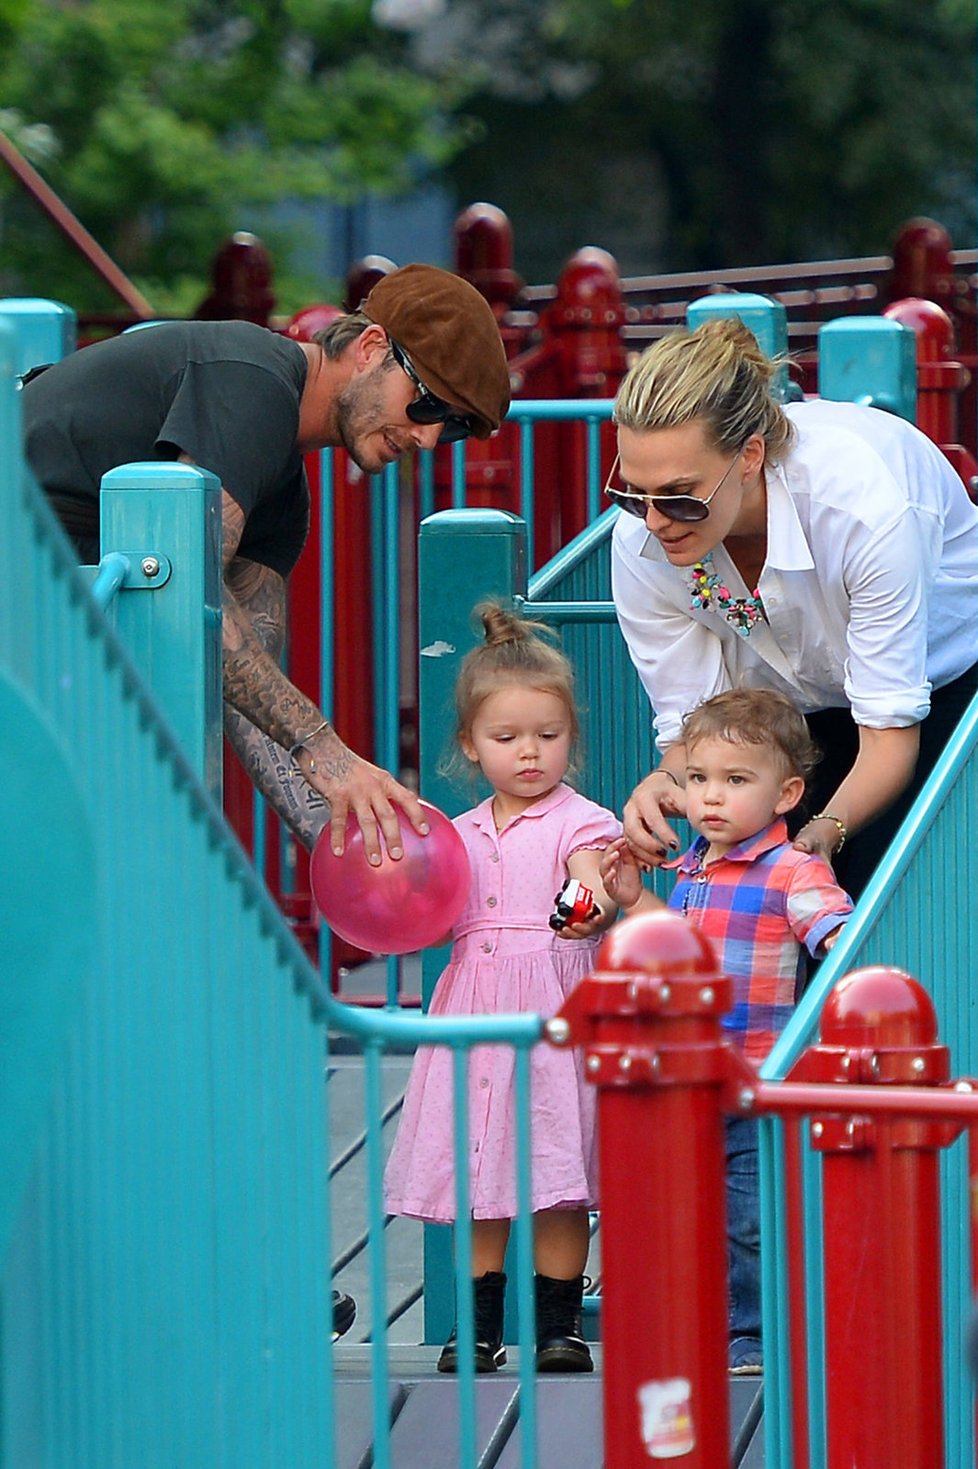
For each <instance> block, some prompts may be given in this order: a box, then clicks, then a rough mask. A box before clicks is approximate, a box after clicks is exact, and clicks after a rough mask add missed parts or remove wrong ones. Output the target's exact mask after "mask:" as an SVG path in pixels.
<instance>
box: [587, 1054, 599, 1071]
mask: <svg viewBox="0 0 978 1469" xmlns="http://www.w3.org/2000/svg"><path fill="white" fill-rule="evenodd" d="M587 1069H588V1071H600V1070H601V1057H600V1056H588V1058H587Z"/></svg>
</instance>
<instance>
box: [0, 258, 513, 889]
mask: <svg viewBox="0 0 978 1469" xmlns="http://www.w3.org/2000/svg"><path fill="white" fill-rule="evenodd" d="M28 379H29V380H28V381H26V382H25V387H24V391H23V395H22V397H23V417H24V437H25V452H26V455H27V459H28V462H29V464H30V466H31V468H32V470H33V472H34V474H35V476H36V478H37V480H38V482H39V484H40V485H41V487H42V488H43V489H44V490H45V492H46V493H47V495H48V496H49V498H50V501H51V503H52V505H53V507H54V509H55V511H56V513H57V514H58V516H59V517H60V519H61V521H62V524H63V525H64V527H65V529H66V531H67V532H68V534H69V535H70V536H71V538H72V539H73V541H74V543H75V546H76V548H77V550H78V553H79V556H80V558H81V559H82V561H84V562H88V563H92V562H96V561H97V560H98V555H99V545H98V534H99V532H98V495H99V486H100V483H101V479H102V476H103V475H104V474H105V473H107V472H108V470H110V469H113V468H116V467H117V466H118V465H121V464H128V463H134V462H142V461H147V460H153V459H168V460H180V461H182V462H184V463H191V464H197V465H200V466H201V468H203V469H209V470H211V471H212V472H213V473H214V474H216V475H217V477H218V479H219V480H220V482H221V516H222V532H223V564H224V615H223V643H224V699H225V714H226V719H225V726H226V729H227V733H228V737H229V739H230V740H231V742H232V744H233V746H234V747H235V749H236V750H237V753H238V754H239V756H240V757H241V759H242V762H243V763H244V765H245V768H246V769H247V770H248V772H249V774H250V775H251V777H252V779H253V780H254V781H255V783H256V785H258V787H259V789H261V790H262V791H263V793H264V794H265V795H266V796H267V797H268V798H269V800H270V801H271V802H272V804H273V806H274V807H275V809H276V810H277V811H278V812H279V814H280V815H281V816H282V817H283V818H284V819H285V820H286V821H287V822H288V824H289V826H290V827H291V829H292V830H293V831H294V832H295V833H296V834H297V835H298V837H299V838H300V839H301V840H302V841H303V842H304V843H305V845H306V846H307V847H310V848H311V847H312V845H313V843H314V842H315V840H316V837H317V836H318V834H319V831H320V830H321V828H322V826H323V825H324V822H325V814H324V812H325V807H328V811H329V821H330V826H331V842H332V845H333V848H334V850H336V851H342V848H343V838H344V832H345V828H346V819H347V815H348V813H349V812H350V811H352V812H353V813H354V814H355V815H356V818H357V820H358V821H359V823H360V826H361V828H362V829H363V835H364V847H365V850H366V852H367V854H368V856H369V857H370V860H371V861H373V862H379V861H380V852H381V838H382V839H383V843H384V844H385V845H386V847H387V849H388V851H389V852H390V855H391V856H392V857H399V856H401V854H402V847H401V840H400V831H399V826H398V816H397V812H396V810H395V809H394V806H395V803H396V805H397V806H400V807H402V808H403V810H404V812H405V814H406V815H407V817H408V819H409V820H410V822H411V824H412V825H413V826H414V827H416V828H417V829H418V830H419V831H425V830H426V829H427V828H426V824H425V821H424V816H423V811H422V808H421V806H420V805H419V803H418V800H417V798H416V796H415V795H414V794H413V792H411V791H410V790H408V789H407V787H405V786H403V785H401V784H400V783H399V782H398V781H396V780H395V779H394V777H393V776H392V775H391V774H389V773H388V772H387V771H384V770H381V769H379V768H378V767H377V766H375V765H372V764H370V763H369V762H368V761H366V760H364V759H362V758H361V757H360V756H358V755H356V754H355V753H354V752H353V751H352V750H350V749H349V748H348V747H347V746H346V745H345V744H344V743H343V742H342V740H340V738H339V736H338V735H337V734H336V731H335V730H334V729H333V728H332V726H331V725H330V724H329V722H328V721H327V720H326V719H324V718H323V715H322V713H321V711H320V710H319V709H317V708H316V706H315V704H313V702H312V700H311V699H308V698H307V697H306V696H305V695H304V694H303V693H302V692H301V691H300V690H299V689H297V688H295V686H294V685H293V684H291V683H290V682H289V680H288V679H287V678H286V676H285V675H284V674H283V673H282V671H281V669H280V668H279V664H278V658H279V655H280V653H281V650H282V646H283V643H284V638H285V606H286V596H285V580H286V578H287V577H288V575H289V573H290V571H291V570H292V568H293V566H294V565H295V562H296V560H297V559H298V556H299V553H300V551H301V550H302V547H303V544H304V542H305V539H306V534H307V532H308V525H309V488H308V485H307V483H306V475H305V469H304V467H303V458H302V456H303V455H304V454H305V453H307V452H309V451H311V450H315V449H320V448H324V447H326V446H328V445H335V446H342V447H343V448H344V449H345V450H346V451H347V453H348V454H349V455H350V457H351V458H352V459H353V460H354V462H355V463H356V464H357V465H359V467H360V468H361V469H362V470H363V471H364V472H365V473H367V474H373V473H377V472H378V471H380V470H382V469H383V468H384V467H385V466H386V465H387V464H390V463H393V462H394V460H396V459H398V458H399V457H400V456H401V455H402V454H405V453H407V452H409V451H412V450H415V449H418V448H425V449H430V448H433V447H434V445H435V444H436V443H438V442H439V441H442V442H445V441H451V440H458V439H461V438H465V437H467V436H469V435H475V436H476V437H478V438H488V437H489V435H490V433H492V431H493V430H494V429H496V428H498V427H499V424H500V422H501V420H502V418H503V416H504V415H505V413H506V410H507V408H508V406H509V372H508V369H507V366H506V359H505V354H504V351H503V346H502V342H501V339H500V336H499V330H498V327H497V325H496V321H495V318H494V316H493V314H492V311H491V309H490V308H489V306H488V304H487V303H486V301H485V300H484V299H483V297H482V296H481V295H480V294H479V293H478V292H477V291H476V290H475V289H474V287H472V286H470V285H469V284H468V283H467V282H465V281H463V280H461V279H460V277H458V276H455V275H452V274H450V273H449V272H448V271H443V270H438V269H436V268H435V267H433V266H427V265H408V266H405V267H404V268H403V269H401V270H396V271H393V272H392V273H391V274H390V275H388V276H385V277H384V278H383V279H382V280H381V281H379V282H378V283H377V285H376V286H375V287H374V288H373V290H372V291H371V292H370V294H369V296H368V297H367V298H366V300H365V301H364V302H363V305H362V307H361V310H360V311H358V312H355V313H353V314H351V315H347V316H341V317H339V318H338V319H337V320H336V321H335V322H333V323H332V324H331V325H330V326H328V327H326V328H325V329H324V330H323V331H321V332H318V333H316V335H315V337H314V338H313V341H312V342H308V343H306V342H295V341H293V340H291V339H290V338H286V337H281V336H277V335H276V334H275V333H273V332H271V331H268V330H267V329H266V328H264V327H260V326H255V325H253V324H251V323H249V322H170V323H160V324H156V325H152V326H149V327H146V328H144V329H141V330H139V331H134V332H128V333H125V334H124V335H123V336H120V337H115V338H112V339H111V340H109V341H105V342H100V343H97V344H96V345H94V346H91V347H86V348H84V349H83V350H82V351H80V352H77V353H75V354H73V355H72V356H70V357H67V358H66V359H65V360H64V361H63V362H60V363H57V364H55V365H54V366H52V367H50V368H47V369H46V370H45V371H43V372H41V373H39V374H38V375H36V376H32V375H31V374H28ZM295 767H297V768H298V770H299V771H300V772H301V774H302V776H303V777H304V780H293V779H291V778H290V776H289V772H290V769H292V768H295ZM324 803H325V807H324Z"/></svg>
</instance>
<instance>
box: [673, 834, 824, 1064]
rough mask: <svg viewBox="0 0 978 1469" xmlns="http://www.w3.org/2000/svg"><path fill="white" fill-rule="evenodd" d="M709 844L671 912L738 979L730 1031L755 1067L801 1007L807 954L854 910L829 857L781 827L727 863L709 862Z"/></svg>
mask: <svg viewBox="0 0 978 1469" xmlns="http://www.w3.org/2000/svg"><path fill="white" fill-rule="evenodd" d="M708 846H709V841H708V840H707V838H706V837H697V839H696V841H695V842H694V843H693V845H692V846H691V847H690V849H689V851H688V852H687V853H686V854H685V856H683V857H680V858H678V860H677V861H675V862H672V863H669V864H668V865H669V866H671V867H674V868H678V871H679V876H678V879H677V881H676V886H675V888H674V889H673V891H672V893H671V895H670V897H669V907H670V908H675V909H678V910H679V912H681V913H683V914H684V915H685V916H686V917H687V918H688V919H689V921H690V922H691V923H695V924H696V925H697V927H698V928H701V929H702V931H703V932H704V933H705V934H706V935H707V937H708V938H709V939H710V940H711V941H712V943H713V945H714V947H715V949H716V951H717V958H718V959H719V963H720V971H721V973H723V974H726V975H729V976H730V977H731V978H732V980H733V982H734V1008H733V1010H732V1011H731V1012H730V1014H729V1015H726V1016H724V1019H723V1025H724V1027H725V1028H726V1029H728V1030H731V1031H733V1033H734V1034H733V1036H732V1039H733V1040H734V1041H735V1042H736V1044H738V1045H740V1046H742V1047H743V1050H744V1054H745V1055H746V1056H747V1057H748V1058H749V1059H750V1060H753V1061H763V1060H764V1058H765V1057H766V1056H767V1054H768V1052H769V1051H770V1049H771V1047H772V1046H773V1044H774V1042H775V1040H776V1038H777V1036H778V1035H779V1034H780V1033H781V1031H782V1030H783V1029H784V1027H785V1025H786V1024H787V1022H788V1017H789V1016H790V1014H791V1012H792V1010H793V1009H794V1005H795V994H796V991H797V985H798V981H799V979H800V977H801V974H802V970H803V965H804V954H803V952H802V945H804V946H805V948H807V950H808V952H809V953H810V954H812V955H813V956H814V955H815V954H816V952H817V950H818V947H819V945H820V944H821V943H822V941H823V939H825V938H826V937H827V936H828V935H829V934H830V933H832V932H833V930H834V929H836V928H838V927H839V925H840V924H841V923H844V922H845V921H846V919H847V918H848V917H849V914H850V913H851V912H852V899H851V898H850V897H849V896H848V894H847V893H844V892H843V890H842V889H841V888H840V887H839V885H838V883H837V882H836V881H835V877H834V875H833V872H832V869H831V868H830V867H829V865H828V863H827V862H825V861H823V859H822V858H821V857H815V856H812V855H811V854H810V853H808V852H796V851H795V849H794V848H793V847H792V846H791V844H790V842H789V841H788V829H787V827H786V825H785V823H784V821H783V820H781V819H780V818H779V819H778V820H777V821H774V822H772V824H771V825H770V826H768V827H766V828H765V830H764V831H762V832H759V833H758V835H757V836H754V837H751V838H750V839H749V840H748V841H745V842H741V843H740V844H739V846H736V847H731V849H730V851H729V852H727V854H726V855H725V856H723V857H720V858H718V859H717V860H715V861H713V862H710V863H709V864H708V865H707V866H704V865H703V856H704V853H705V852H706V849H707V847H708Z"/></svg>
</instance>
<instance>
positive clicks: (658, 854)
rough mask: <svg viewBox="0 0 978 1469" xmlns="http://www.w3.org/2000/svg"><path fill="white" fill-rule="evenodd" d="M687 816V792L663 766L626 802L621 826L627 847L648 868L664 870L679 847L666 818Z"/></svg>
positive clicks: (646, 778)
mask: <svg viewBox="0 0 978 1469" xmlns="http://www.w3.org/2000/svg"><path fill="white" fill-rule="evenodd" d="M685 815H686V792H685V790H684V789H683V787H682V786H681V785H680V784H679V781H678V780H677V778H676V777H675V776H674V775H673V774H671V773H670V772H669V771H667V770H666V769H665V768H664V767H663V766H660V767H659V768H658V770H653V772H652V774H651V775H647V776H646V777H645V779H644V780H643V781H642V782H641V783H640V784H639V785H637V786H636V787H635V789H634V791H632V794H631V795H630V796H629V798H628V800H627V802H626V803H625V810H624V814H623V821H622V825H623V826H624V829H625V836H626V838H627V840H628V845H629V847H630V848H631V850H632V852H633V853H634V855H635V857H636V858H637V859H638V861H639V862H641V863H644V865H645V866H646V867H661V866H662V864H663V862H664V861H665V860H666V858H667V857H668V855H669V853H670V852H675V851H676V850H677V848H678V847H679V841H678V838H677V837H676V833H675V832H674V831H673V829H672V827H671V826H670V825H669V822H668V820H667V819H666V818H667V817H669V816H685Z"/></svg>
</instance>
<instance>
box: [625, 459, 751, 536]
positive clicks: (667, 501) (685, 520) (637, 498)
mask: <svg viewBox="0 0 978 1469" xmlns="http://www.w3.org/2000/svg"><path fill="white" fill-rule="evenodd" d="M743 452H744V451H743V449H738V450H737V453H736V454H735V455H734V457H733V459H731V461H730V463H729V464H728V465H727V467H726V469H725V470H724V471H723V474H722V476H721V477H720V479H719V480H718V481H717V484H716V485H715V486H714V488H713V489H712V490H711V491H710V493H709V494H708V495H707V497H706V499H705V500H701V499H699V497H698V496H696V495H638V494H636V493H635V492H634V491H632V490H616V489H615V488H614V487H613V485H612V483H611V481H612V480H613V479H614V477H615V475H616V474H617V472H618V464H619V459H620V456H619V455H618V454H616V455H615V462H614V464H613V465H612V466H611V472H610V474H609V475H608V481H607V484H606V485H605V487H604V492H605V494H606V495H607V496H608V499H609V500H610V501H611V503H612V505H617V506H618V507H619V509H621V510H626V511H627V512H628V514H629V515H634V516H636V517H637V518H638V519H639V520H644V519H645V517H646V515H647V514H648V512H649V509H650V508H651V509H653V510H657V511H658V512H659V514H660V515H664V516H665V517H666V519H667V520H678V521H679V522H680V523H681V524H683V525H694V524H695V523H696V522H697V521H699V520H706V518H707V516H708V515H709V513H710V501H711V500H712V499H713V497H714V495H715V494H717V492H718V491H719V490H721V489H722V488H723V486H724V484H725V483H726V479H727V475H728V474H729V473H730V471H731V470H732V469H733V467H734V465H735V464H736V463H737V460H738V459H739V458H740V456H741V454H742V453H743Z"/></svg>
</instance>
